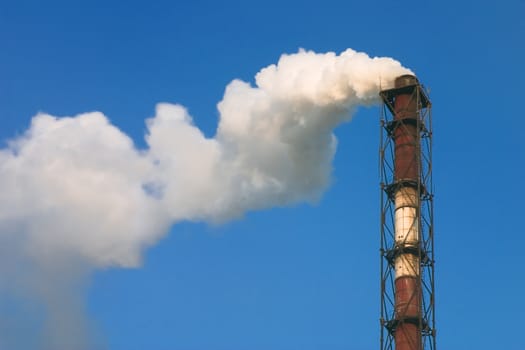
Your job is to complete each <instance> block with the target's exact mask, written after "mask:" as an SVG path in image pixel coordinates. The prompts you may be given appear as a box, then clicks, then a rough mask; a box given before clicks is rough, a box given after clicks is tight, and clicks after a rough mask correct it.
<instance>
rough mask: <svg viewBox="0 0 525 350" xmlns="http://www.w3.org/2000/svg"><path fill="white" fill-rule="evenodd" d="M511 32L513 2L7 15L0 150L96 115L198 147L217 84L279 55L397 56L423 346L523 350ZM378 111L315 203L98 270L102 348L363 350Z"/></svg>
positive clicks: (240, 5)
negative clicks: (425, 130) (419, 153)
mask: <svg viewBox="0 0 525 350" xmlns="http://www.w3.org/2000/svg"><path fill="white" fill-rule="evenodd" d="M524 15H525V2H524V1H523V0H508V1H501V2H499V3H494V2H486V1H482V2H479V1H478V2H475V1H463V2H451V1H450V2H449V1H445V2H444V1H441V2H435V3H426V2H416V1H404V2H402V3H400V2H391V1H390V2H383V1H368V2H366V1H363V2H355V1H330V0H327V1H322V2H319V1H315V2H313V1H301V2H299V1H265V2H249V1H244V2H241V1H238V2H237V1H221V2H212V1H191V2H190V1H185V2H180V1H171V2H169V1H149V2H138V1H127V2H124V1H122V2H116V1H89V2H88V1H48V2H45V3H44V2H39V1H23V0H22V1H16V2H7V1H3V2H1V3H0V45H1V47H0V52H1V54H0V79H1V80H0V121H1V128H0V140H1V142H2V143H3V142H4V141H5V140H7V139H9V138H13V137H15V136H17V135H20V134H22V133H23V132H24V130H25V129H26V128H27V127H28V125H29V122H30V119H31V117H32V116H33V115H35V114H36V113H37V112H39V111H44V112H47V113H50V114H53V115H58V116H62V115H75V114H78V113H81V112H86V111H93V110H98V111H102V112H103V113H104V114H106V115H107V116H108V117H109V118H110V119H111V121H112V122H113V123H114V124H115V125H117V126H118V127H119V128H120V129H122V130H123V131H125V132H126V133H127V134H128V135H130V136H131V137H132V138H133V140H134V142H135V143H136V145H137V146H138V147H143V146H144V145H145V143H144V139H143V135H144V131H145V124H144V119H145V118H148V117H151V116H152V115H153V114H154V107H155V104H156V103H158V102H173V103H181V104H183V105H184V106H186V107H187V108H188V109H189V111H190V113H191V114H192V115H193V117H194V120H195V124H196V125H198V126H199V128H201V129H202V130H203V131H204V133H205V134H206V135H208V136H211V135H213V134H214V132H215V128H216V126H217V118H218V112H217V110H216V103H217V102H218V101H219V100H220V99H221V97H222V95H223V93H224V87H225V86H226V84H227V83H229V82H230V81H231V80H232V79H234V78H240V79H243V80H246V81H249V82H253V76H254V74H255V73H256V72H257V71H259V69H260V68H262V67H264V66H267V65H269V64H272V63H275V62H276V61H277V60H278V58H279V56H280V55H281V54H282V53H293V52H296V51H297V50H298V48H306V49H311V50H315V51H318V52H324V51H335V52H341V51H343V50H344V49H346V48H347V47H350V48H353V49H356V50H358V51H365V52H367V53H368V54H370V55H374V56H375V55H378V56H390V57H393V58H395V59H397V60H399V61H401V62H402V63H403V64H404V65H405V66H407V67H410V68H411V69H413V70H414V71H415V72H416V74H417V75H418V76H419V78H420V80H421V81H422V82H423V83H424V84H425V85H426V86H427V87H429V88H430V96H431V99H432V102H433V121H434V141H435V144H434V183H435V193H436V207H435V232H436V238H435V243H436V258H437V263H436V293H437V295H436V298H437V300H436V316H437V328H438V338H437V341H438V347H439V348H446V349H470V348H474V349H492V348H502V349H516V350H517V349H523V348H525V340H524V339H523V338H522V337H520V336H519V335H520V333H521V321H522V320H521V318H522V317H521V315H522V314H523V312H524V311H525V304H524V302H523V298H522V295H523V291H522V289H523V287H524V283H523V277H524V272H523V266H524V264H523V259H522V257H523V249H522V247H523V244H524V243H525V238H524V235H523V234H524V233H525V230H524V228H523V224H522V222H521V220H522V216H523V214H522V210H523V208H524V206H523V202H522V199H523V198H524V195H525V190H524V188H523V186H522V183H521V181H522V180H523V179H524V176H525V167H524V165H523V162H524V161H525V143H524V141H523V140H524V138H523V135H522V133H523V130H524V128H525V121H524V118H523V117H522V116H521V111H522V106H521V105H520V103H521V95H522V92H523V86H522V84H523V81H524V80H525V69H524V68H523V62H525V46H524V45H523V43H522V41H523V37H525V22H524V21H523V16H524ZM379 113H380V112H379V108H366V109H361V110H359V111H358V113H357V114H356V116H355V119H354V120H353V122H351V123H349V124H345V125H343V126H341V127H339V128H338V129H337V130H336V135H337V136H338V138H339V147H338V151H337V155H336V158H335V162H334V181H333V184H332V186H331V187H330V189H329V190H328V191H327V192H326V193H325V195H324V196H323V198H322V199H321V200H320V202H319V203H318V204H316V205H307V204H298V205H296V206H293V207H290V208H276V209H271V210H265V211H261V212H253V213H248V214H247V215H246V216H245V217H244V218H243V219H240V220H236V221H234V222H231V223H227V224H224V225H220V226H210V225H207V224H203V223H183V224H178V225H176V226H174V227H173V228H172V229H171V233H170V234H169V235H168V236H167V237H165V238H164V239H163V240H161V242H160V243H159V244H157V245H156V246H155V247H152V248H151V249H150V250H149V251H148V252H147V254H146V258H145V261H144V266H143V267H141V268H139V269H128V270H125V269H107V270H103V271H98V272H96V273H95V274H94V276H92V279H91V281H90V283H89V288H88V289H87V292H86V294H87V295H86V298H87V312H88V314H89V315H90V318H91V319H92V320H93V322H95V323H96V324H97V329H98V330H99V332H100V333H101V334H102V337H103V338H104V339H105V341H106V343H107V345H108V348H109V349H112V350H135V349H146V348H152V349H159V350H163V349H173V350H178V349H180V350H190V349H191V350H205V349H206V350H223V349H224V350H235V349H251V350H258V349H261V350H262V349H272V350H281V349H282V350H293V349H298V350H299V349H300V350H310V349H312V350H313V349H334V350H335V349H356V350H358V349H374V348H377V347H378V343H379V322H378V318H379V253H378V249H379V187H378V183H379V174H378V166H377V164H378V142H379V140H378V135H379V126H378V125H379V123H378V120H379ZM3 145H5V143H3ZM57 176H59V174H57ZM0 317H7V314H5V313H4V316H2V315H0ZM28 322H29V320H28Z"/></svg>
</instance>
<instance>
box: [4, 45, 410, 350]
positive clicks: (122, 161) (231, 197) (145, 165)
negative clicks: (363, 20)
mask: <svg viewBox="0 0 525 350" xmlns="http://www.w3.org/2000/svg"><path fill="white" fill-rule="evenodd" d="M406 73H410V70H408V69H406V68H403V67H402V66H401V65H400V63H399V62H397V61H395V60H393V59H390V58H384V57H381V58H370V57H368V56H367V55H366V54H364V53H358V52H355V51H353V50H347V51H345V52H343V53H341V54H340V55H336V54H334V53H326V54H317V53H314V52H311V51H302V50H301V51H299V52H298V53H296V54H292V55H283V56H282V57H281V58H280V59H279V62H278V63H277V64H276V65H271V66H269V67H266V68H264V69H262V70H261V71H260V72H259V73H258V74H257V75H256V78H255V80H256V86H251V85H250V84H248V83H245V82H242V81H239V80H234V81H232V82H231V83H230V84H229V85H228V86H227V87H226V92H225V94H224V98H223V100H222V101H221V102H220V103H219V104H218V109H219V112H220V120H219V125H218V129H217V132H216V135H215V137H213V138H206V137H205V136H204V135H203V134H202V132H201V131H200V130H199V129H198V128H197V127H195V126H194V125H193V123H192V118H191V116H190V115H189V114H188V112H187V111H186V110H185V109H184V107H182V106H180V105H173V104H167V103H163V104H159V105H157V108H156V115H155V116H154V117H153V118H151V119H148V120H147V128H148V132H147V135H146V141H147V145H148V147H147V148H146V149H137V148H136V147H135V146H134V144H133V141H132V140H131V139H130V138H129V137H128V136H127V135H125V134H124V133H123V132H121V131H120V130H119V129H118V128H117V127H115V126H113V125H111V123H110V122H109V121H108V119H107V118H106V117H105V116H104V115H103V114H102V113H99V112H92V113H86V114H80V115H78V116H75V117H60V118H58V117H54V116H50V115H47V114H38V115H36V116H35V117H34V118H33V119H32V122H31V126H30V128H29V129H28V130H27V131H26V133H25V134H24V135H23V136H22V137H19V138H16V139H14V140H12V141H10V142H9V143H8V147H7V148H5V149H2V150H0V193H2V195H1V196H0V246H1V247H2V253H5V255H3V256H4V257H3V258H2V260H6V261H5V264H4V261H2V263H3V264H2V268H1V270H0V272H1V273H2V275H3V276H4V277H3V278H2V279H0V282H1V283H2V286H3V287H4V288H3V289H4V290H3V291H4V292H5V293H9V294H10V295H14V296H16V297H21V298H29V299H31V300H33V301H36V302H37V304H38V303H40V304H41V305H43V308H44V310H43V312H42V324H44V325H45V326H44V330H49V332H44V333H43V336H42V339H43V341H44V343H43V344H48V345H46V346H48V347H49V348H53V349H71V348H72V347H71V341H78V339H84V340H82V344H84V345H82V344H75V346H74V347H73V348H75V349H81V348H82V346H85V347H86V348H87V347H88V346H87V345H85V344H88V343H87V340H85V339H87V338H89V335H88V334H86V331H85V329H86V328H85V325H84V323H86V321H85V320H84V319H83V318H82V302H81V298H80V297H79V296H80V295H81V291H82V284H83V283H84V282H85V277H86V276H87V275H88V274H89V272H90V271H92V270H93V269H95V268H100V267H108V266H119V267H135V266H138V265H140V262H141V253H142V251H143V250H144V249H145V248H146V247H148V246H149V245H152V244H154V243H155V242H156V241H157V240H158V239H159V238H160V237H162V235H164V234H165V233H166V232H167V231H168V230H169V227H170V226H171V225H173V224H175V223H177V222H179V221H181V220H191V221H209V222H222V221H225V220H228V219H232V218H236V217H239V216H242V214H243V213H244V212H246V211H248V210H256V209H263V208H269V207H272V206H285V205H288V204H291V203H295V202H299V201H315V200H316V199H318V198H319V196H320V195H321V194H322V192H323V191H324V190H325V189H326V187H327V186H328V185H329V183H330V174H331V163H332V158H333V156H334V153H335V149H336V145H337V140H336V138H335V136H334V135H333V133H332V131H333V129H334V128H335V127H336V126H337V125H339V124H340V123H342V122H345V121H348V120H349V119H350V118H351V115H352V112H353V110H354V109H355V108H356V107H357V106H361V105H371V104H374V103H376V102H377V101H378V93H379V90H380V85H382V86H381V87H382V88H385V87H389V86H391V84H392V82H393V79H394V78H395V77H396V76H398V75H401V74H406ZM8 262H9V263H8ZM2 324H3V322H2V320H0V327H2ZM35 327H38V325H36V326H35ZM72 328H73V329H72ZM0 332H5V330H3V329H1V328H0ZM0 335H1V333H0ZM48 338H50V339H48ZM29 346H30V345H28V347H29ZM89 346H92V345H89ZM0 347H2V344H0Z"/></svg>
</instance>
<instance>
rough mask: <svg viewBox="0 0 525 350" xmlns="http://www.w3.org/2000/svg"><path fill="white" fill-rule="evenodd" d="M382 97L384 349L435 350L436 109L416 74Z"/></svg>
mask: <svg viewBox="0 0 525 350" xmlns="http://www.w3.org/2000/svg"><path fill="white" fill-rule="evenodd" d="M381 98H382V99H383V106H384V108H383V109H382V110H383V117H382V123H381V125H382V130H383V132H382V138H381V149H380V158H381V165H382V166H381V169H382V170H381V178H382V183H381V186H382V199H381V203H382V212H381V236H382V240H381V241H382V242H381V255H382V259H381V265H382V266H381V276H382V277H381V291H382V293H381V294H382V298H381V299H382V301H381V324H382V327H381V349H382V350H386V349H394V348H395V350H423V349H435V328H434V259H433V254H434V252H433V224H432V222H433V214H432V213H433V195H432V193H431V191H432V182H431V181H432V180H431V175H432V173H431V169H432V167H431V138H432V132H431V123H430V122H431V117H430V107H431V104H430V100H429V99H428V97H427V95H426V93H425V91H424V90H423V89H422V87H421V85H420V84H419V81H418V80H417V78H416V77H415V76H413V75H402V76H399V77H398V78H396V80H395V85H394V88H393V89H389V90H383V91H381ZM385 330H386V332H387V333H386V335H385Z"/></svg>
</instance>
